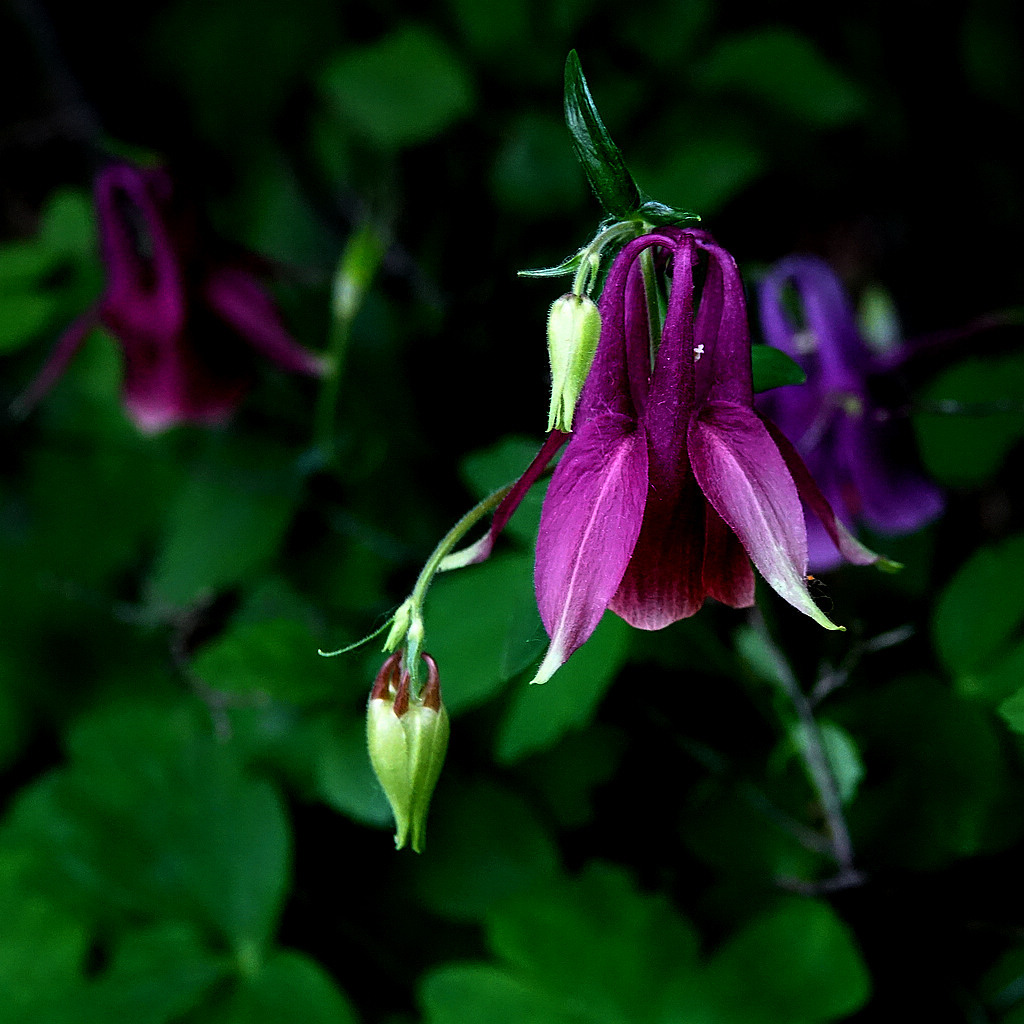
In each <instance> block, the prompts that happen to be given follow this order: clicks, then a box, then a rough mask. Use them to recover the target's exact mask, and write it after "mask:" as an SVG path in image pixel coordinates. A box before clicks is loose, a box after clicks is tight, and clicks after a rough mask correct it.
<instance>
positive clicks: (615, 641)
mask: <svg viewBox="0 0 1024 1024" xmlns="http://www.w3.org/2000/svg"><path fill="white" fill-rule="evenodd" d="M630 634H631V630H630V628H629V626H627V625H626V623H625V622H623V621H622V619H620V618H619V617H618V616H617V615H613V614H611V613H608V614H606V615H605V616H604V617H603V618H602V619H601V622H600V623H599V624H598V627H597V629H596V630H595V631H594V634H593V636H591V638H590V639H589V640H588V641H587V642H586V643H585V644H584V645H583V647H581V648H580V650H578V651H577V652H576V653H575V654H574V655H573V656H572V657H571V658H570V659H569V660H568V661H567V662H566V663H565V665H563V666H562V668H561V669H559V671H558V675H557V676H555V678H554V679H552V680H550V681H549V682H548V683H545V684H544V685H543V686H528V685H526V684H525V683H523V684H522V685H520V686H519V687H518V688H517V689H516V690H515V691H514V692H513V693H512V694H511V696H510V700H509V704H508V708H507V710H506V711H505V715H504V718H503V719H502V722H501V725H500V726H499V729H498V736H497V745H496V751H495V755H496V757H497V759H498V760H499V761H501V762H505V763H509V762H512V761H517V760H518V759H519V758H521V757H525V756H526V755H527V754H533V753H536V752H537V751H539V750H544V749H546V748H548V747H551V746H552V745H554V744H555V743H557V742H558V741H559V740H560V739H561V738H562V736H564V735H565V733H567V732H569V731H572V730H577V729H580V728H582V727H583V726H586V725H588V724H589V723H590V721H591V719H592V718H593V717H594V714H595V712H596V711H597V707H598V705H599V704H600V702H601V698H602V697H603V696H604V694H605V691H606V690H607V689H608V687H609V686H610V685H611V683H612V681H613V680H614V678H615V676H616V674H617V673H618V671H619V669H620V668H621V667H622V665H623V663H624V662H625V660H626V656H627V654H628V651H629V639H630Z"/></svg>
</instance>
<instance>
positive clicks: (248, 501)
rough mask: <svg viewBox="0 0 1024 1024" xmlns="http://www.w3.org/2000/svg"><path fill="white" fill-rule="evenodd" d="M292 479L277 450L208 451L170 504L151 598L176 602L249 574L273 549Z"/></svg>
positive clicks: (288, 507) (283, 524) (292, 495)
mask: <svg viewBox="0 0 1024 1024" xmlns="http://www.w3.org/2000/svg"><path fill="white" fill-rule="evenodd" d="M298 485H299V477H298V473H297V472H296V470H295V468H294V466H293V465H292V464H291V463H290V462H289V461H288V456H287V453H285V452H283V451H277V450H274V449H271V448H269V447H265V446H263V450H259V449H258V448H254V447H253V446H252V445H250V446H249V447H248V448H245V449H243V448H242V447H241V445H240V444H236V445H231V444H228V445H225V447H224V448H223V449H220V450H215V451H213V452H211V453H210V455H209V456H208V457H207V458H206V459H205V460H204V461H203V462H202V463H201V464H200V465H199V466H198V467H197V469H196V471H195V473H194V475H193V476H192V477H191V479H189V480H188V481H187V482H186V483H185V485H184V486H183V487H182V489H181V491H180V492H179V493H178V495H177V497H176V499H175V500H174V501H173V503H172V504H171V507H170V509H169V510H168V513H167V521H166V526H165V529H164V536H163V539H162V541H161V543H160V546H159V550H158V552H157V556H156V561H155V564H154V566H153V570H152V573H151V576H150V579H149V586H148V597H149V599H150V600H151V601H152V602H153V603H154V604H156V605H157V606H158V607H161V606H167V607H171V608H181V607H185V606H188V605H190V604H192V603H193V602H195V601H199V600H203V599H206V598H209V597H210V596H211V595H212V594H214V593H216V592H217V591H218V590H220V589H221V588H224V587H230V586H233V585H235V584H238V583H240V582H242V581H243V580H245V579H246V578H247V577H249V575H250V574H251V573H252V572H253V571H254V570H255V569H256V568H257V567H258V566H260V565H261V564H262V563H264V562H266V561H267V560H269V559H270V557H271V556H272V555H273V554H274V552H275V551H276V549H277V546H278V544H279V543H280V541H281V539H282V537H283V535H284V532H285V530H286V528H287V526H288V523H289V521H290V519H291V516H292V512H293V510H294V507H295V503H296V500H297V498H298Z"/></svg>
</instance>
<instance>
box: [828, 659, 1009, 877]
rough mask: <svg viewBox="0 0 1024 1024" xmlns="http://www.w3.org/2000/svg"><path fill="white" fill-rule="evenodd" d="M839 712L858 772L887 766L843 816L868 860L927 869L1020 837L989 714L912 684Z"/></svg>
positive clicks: (923, 681) (928, 682)
mask: <svg viewBox="0 0 1024 1024" xmlns="http://www.w3.org/2000/svg"><path fill="white" fill-rule="evenodd" d="M843 712H844V714H843V724H844V725H845V726H846V727H847V728H848V729H849V731H850V733H851V735H853V736H855V737H856V738H857V744H858V746H859V748H860V750H861V751H862V752H863V756H864V761H865V763H866V764H867V765H869V766H871V765H875V764H877V765H882V766H884V767H885V771H884V773H881V774H875V773H873V772H871V771H869V772H868V773H867V774H866V775H865V777H864V781H863V782H862V783H861V786H860V789H859V791H858V794H857V799H856V800H855V801H854V802H853V804H852V805H851V806H850V810H849V819H850V827H851V830H852V831H853V833H854V842H855V844H856V846H857V849H858V851H860V852H862V855H863V857H864V858H865V860H866V861H869V862H870V861H877V862H878V863H880V864H888V865H892V864H895V865H898V866H902V867H911V868H915V869H918V870H922V869H932V868H935V867H938V866H941V865H944V864H947V863H949V862H950V861H951V860H953V859H954V858H957V857H968V856H972V855H976V854H979V853H982V852H984V851H988V850H993V849H998V848H1000V847H1001V846H1002V845H1004V844H1005V843H1006V842H1008V841H1012V839H1013V838H1014V837H1015V836H1016V835H1019V833H1020V829H1021V824H1020V816H1019V814H1017V813H1016V811H1015V807H1016V804H1015V802H1014V797H1013V795H1012V793H1011V791H1010V790H1009V789H1008V787H1007V783H1008V779H1007V768H1008V766H1007V763H1006V754H1005V752H1004V747H1003V744H1004V737H1003V736H1002V735H1001V734H1000V731H999V730H998V728H997V726H998V723H997V721H996V720H995V719H994V716H993V715H992V714H991V713H990V712H989V710H988V709H987V708H983V707H979V706H978V705H977V704H976V703H970V702H967V701H965V700H964V699H963V698H961V697H959V696H957V695H956V694H955V693H953V692H952V691H951V690H950V689H949V687H948V686H943V685H942V684H940V683H939V682H938V681H936V680H933V679H930V678H928V677H919V678H908V679H900V680H897V681H896V682H893V683H889V684H886V685H883V686H882V687H881V688H876V690H875V691H874V692H873V693H871V694H870V695H867V694H865V695H862V696H861V697H860V699H859V700H856V699H854V697H853V695H849V696H848V697H847V705H846V706H845V707H844V708H843Z"/></svg>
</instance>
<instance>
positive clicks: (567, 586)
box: [492, 227, 877, 682]
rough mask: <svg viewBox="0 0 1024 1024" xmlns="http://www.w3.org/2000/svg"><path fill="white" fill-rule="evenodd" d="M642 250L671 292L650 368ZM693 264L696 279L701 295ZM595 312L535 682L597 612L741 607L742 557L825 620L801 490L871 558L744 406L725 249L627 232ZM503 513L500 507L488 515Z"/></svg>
mask: <svg viewBox="0 0 1024 1024" xmlns="http://www.w3.org/2000/svg"><path fill="white" fill-rule="evenodd" d="M654 247H658V249H659V253H658V254H657V255H656V259H659V260H665V261H666V266H667V261H668V260H669V258H670V259H671V270H670V271H668V270H666V272H667V273H668V272H670V273H671V289H670V291H669V295H668V305H667V313H666V317H665V323H664V327H663V329H662V332H661V343H660V346H659V347H658V350H657V355H656V357H655V359H654V363H653V368H652V362H651V355H650V351H651V349H650V331H649V323H648V305H647V300H646V294H645V287H644V276H643V270H642V257H643V254H644V252H645V250H648V249H653V248H654ZM695 276H697V277H698V280H699V279H700V278H701V277H702V278H703V284H702V285H701V286H699V294H700V300H699V302H698V301H697V294H698V287H697V286H695ZM601 323H602V329H601V339H600V342H599V343H598V348H597V353H596V355H595V358H594V363H593V366H592V368H591V371H590V375H589V377H588V378H587V382H586V385H585V387H584V390H583V393H582V395H581V397H580V401H579V405H578V406H577V409H576V416H575V420H574V431H573V433H572V434H571V435H570V437H569V443H568V446H567V447H566V450H565V453H564V455H563V457H562V460H561V462H560V463H559V464H558V466H557V468H556V469H555V471H554V474H553V476H552V478H551V483H550V485H549V487H548V492H547V496H546V498H545V501H544V508H543V512H542V514H541V522H540V532H539V534H538V537H537V552H536V569H535V583H536V589H537V603H538V606H539V608H540V613H541V618H542V620H543V622H544V625H545V627H546V629H547V631H548V635H549V636H550V637H551V645H550V647H549V649H548V652H547V654H546V656H545V658H544V661H543V662H542V664H541V666H540V668H539V669H538V672H537V676H536V677H535V681H536V682H542V681H544V680H545V679H547V678H549V677H550V676H551V674H552V673H553V672H554V671H555V670H556V669H557V668H558V667H559V666H560V665H561V664H562V663H563V662H565V660H566V659H567V658H568V657H569V656H570V655H571V654H572V653H573V651H575V650H576V649H577V648H578V647H579V646H580V645H581V644H583V643H584V641H586V639H587V638H588V637H589V636H590V634H591V633H592V632H593V631H594V629H595V628H596V626H597V624H598V622H599V621H600V619H601V616H602V614H603V613H604V611H605V609H606V608H611V609H612V610H613V611H614V612H616V613H617V614H619V615H620V616H622V618H624V619H625V620H626V621H627V622H629V623H630V624H631V625H633V626H637V627H639V628H641V629H660V628H661V627H663V626H667V625H668V624H669V623H671V622H674V621H676V620H677V619H681V618H684V617H686V616H689V615H693V614H694V612H696V611H697V610H698V609H699V608H700V607H701V605H702V604H703V603H704V600H705V599H706V598H708V597H712V598H715V599H717V600H719V601H721V602H723V603H725V604H728V605H731V606H733V607H737V608H738V607H747V606H749V605H751V604H753V602H754V574H753V570H752V568H751V562H753V564H754V566H756V567H757V569H758V570H759V571H760V572H761V574H762V575H763V576H764V578H765V579H766V580H767V582H768V583H769V584H770V585H771V586H772V587H773V588H774V589H775V590H776V591H777V592H778V593H779V594H780V595H781V596H782V597H783V598H785V599H786V600H787V601H789V602H790V603H791V604H792V605H794V606H795V607H796V608H798V609H799V610H800V611H802V612H804V613H805V614H806V615H809V616H811V618H813V619H815V620H816V621H817V622H819V623H821V624H822V625H824V626H827V627H829V628H835V627H834V626H833V624H832V623H831V622H830V621H829V620H828V618H827V617H826V616H825V615H824V614H823V613H822V612H821V610H820V609H819V608H818V607H817V605H816V604H815V603H814V601H813V599H812V598H811V596H810V594H809V592H808V588H807V580H806V573H807V539H806V533H805V527H804V517H803V513H802V508H801V499H803V501H804V502H805V503H807V505H808V506H809V507H811V508H813V509H814V511H815V512H816V513H817V514H818V515H819V516H820V517H821V519H822V522H823V523H824V524H825V528H826V529H827V530H828V531H829V532H830V534H831V536H832V537H833V541H834V543H835V544H836V546H837V547H839V548H840V550H841V551H842V552H843V554H844V555H845V556H846V557H848V558H849V559H850V560H851V561H854V562H858V563H861V564H867V563H869V562H873V561H875V560H876V558H877V556H875V555H874V554H872V553H871V552H869V551H867V550H866V549H865V548H863V547H861V546H860V545H859V544H857V543H856V542H855V541H854V540H853V538H852V537H850V536H849V534H848V533H846V531H845V530H843V529H842V527H840V526H839V525H838V524H837V523H836V521H835V517H834V516H833V515H832V512H831V509H830V508H829V507H828V503H827V502H826V501H825V499H824V498H823V496H822V494H821V492H820V491H819V489H818V488H817V486H816V485H815V483H814V481H813V480H812V479H811V476H810V474H809V473H808V472H807V469H806V467H805V466H804V464H803V462H802V461H801V459H800V457H799V455H797V453H796V451H795V450H794V449H793V447H792V445H790V444H789V442H788V441H786V439H785V438H784V437H783V436H782V435H781V434H780V433H779V432H778V431H777V430H776V429H775V428H774V427H773V426H772V424H770V423H768V422H766V421H764V420H763V419H762V418H761V417H760V416H759V415H758V414H757V413H756V412H755V411H754V409H753V397H754V396H753V387H752V383H751V367H750V338H749V332H748V327H747V314H746V305H745V302H744V297H743V286H742V282H741V280H740V275H739V271H738V269H737V267H736V264H735V262H734V261H733V259H732V257H731V256H730V255H729V254H728V253H727V252H726V251H725V250H724V249H722V248H721V247H720V246H719V245H717V244H716V243H715V242H714V240H713V239H712V238H711V237H710V236H709V235H708V234H706V233H705V232H702V231H694V230H682V229H679V228H670V227H665V228H659V229H658V230H657V231H655V232H654V233H652V234H649V235H645V236H643V237H641V238H637V239H635V240H634V241H632V242H630V243H629V244H628V245H626V247H625V248H624V249H623V250H622V252H621V253H620V254H619V256H618V257H617V258H616V260H615V263H614V264H613V266H612V268H611V270H610V271H609V274H608V279H607V282H606V284H605V287H604V291H603V293H602V296H601ZM560 440H562V438H561V437H559V436H557V435H553V436H552V438H551V439H549V442H548V444H547V445H545V448H544V449H542V453H541V455H540V456H538V458H537V459H536V460H535V461H534V463H533V465H531V467H530V469H528V470H527V473H526V474H525V475H524V478H523V480H521V481H520V484H519V485H518V487H517V490H516V491H513V493H512V494H510V496H509V499H506V502H514V501H516V500H517V499H518V497H520V496H521V493H522V492H524V491H525V487H524V486H523V485H524V484H526V483H528V482H532V480H533V479H536V477H537V476H538V475H539V474H540V472H541V470H542V469H543V467H544V464H545V463H546V461H548V460H550V458H551V457H552V456H553V454H554V452H555V450H557V447H558V444H559V442H560ZM508 514H510V511H509V508H508V507H507V504H506V505H503V506H499V509H498V512H497V513H496V515H495V525H496V526H498V527H499V528H500V525H502V524H503V523H504V522H505V521H507V518H508ZM493 529H494V528H492V533H493Z"/></svg>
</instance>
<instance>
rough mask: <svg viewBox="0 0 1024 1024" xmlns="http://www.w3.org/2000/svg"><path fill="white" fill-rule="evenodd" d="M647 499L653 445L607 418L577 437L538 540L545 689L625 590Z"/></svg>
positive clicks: (555, 480) (551, 491) (555, 481)
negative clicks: (545, 638) (548, 640)
mask: <svg viewBox="0 0 1024 1024" xmlns="http://www.w3.org/2000/svg"><path fill="white" fill-rule="evenodd" d="M646 500H647V439H646V437H645V436H644V433H643V431H642V430H637V429H635V424H634V423H633V422H631V421H630V420H629V419H628V418H627V417H625V416H622V415H621V414H617V413H609V414H608V415H605V416H600V417H597V418H595V419H592V420H590V421H589V422H588V423H585V424H583V425H582V426H580V427H579V428H578V429H577V430H576V431H574V433H573V435H572V440H571V441H570V443H569V445H568V447H567V448H566V450H565V454H564V455H563V456H562V461H561V462H560V463H559V464H558V467H557V468H556V469H555V472H554V475H553V476H552V478H551V483H550V485H549V486H548V492H547V496H546V498H545V500H544V508H543V511H542V513H541V520H540V530H539V532H538V535H537V557H536V570H535V575H534V581H535V585H536V590H537V606H538V608H539V610H540V615H541V619H542V620H543V622H544V626H545V628H546V629H547V632H548V636H549V637H550V638H551V644H550V646H549V647H548V651H547V654H546V655H545V657H544V661H543V662H542V663H541V666H540V668H539V669H538V671H537V675H536V677H535V679H534V682H544V681H545V680H546V679H547V678H549V677H550V676H551V675H552V673H554V671H555V670H556V669H557V668H558V667H559V666H560V665H561V664H562V663H563V662H564V661H565V660H566V658H568V657H569V655H570V654H572V653H573V651H575V650H576V649H577V648H578V647H579V646H580V645H581V644H582V643H583V642H584V641H585V640H586V639H587V638H588V637H589V636H590V634H591V633H593V631H594V630H595V629H596V628H597V624H598V622H599V621H600V620H601V616H602V615H603V614H604V611H605V609H606V608H607V607H608V604H609V602H610V601H611V599H612V596H613V595H614V594H615V591H616V590H617V589H618V587H619V583H620V582H621V580H622V576H623V573H624V572H625V571H626V566H627V565H628V564H629V560H630V556H631V555H632V554H633V547H634V545H635V544H636V539H637V536H638V535H639V533H640V525H641V523H642V521H643V515H644V504H645V502H646Z"/></svg>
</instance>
